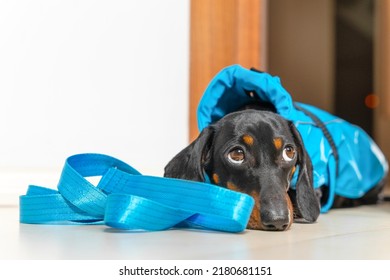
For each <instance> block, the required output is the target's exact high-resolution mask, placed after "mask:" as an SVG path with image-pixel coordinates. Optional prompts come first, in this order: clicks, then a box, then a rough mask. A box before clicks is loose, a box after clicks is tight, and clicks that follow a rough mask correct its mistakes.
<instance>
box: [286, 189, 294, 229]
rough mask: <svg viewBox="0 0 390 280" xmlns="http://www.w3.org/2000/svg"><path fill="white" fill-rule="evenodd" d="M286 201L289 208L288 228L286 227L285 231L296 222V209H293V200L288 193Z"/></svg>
mask: <svg viewBox="0 0 390 280" xmlns="http://www.w3.org/2000/svg"><path fill="white" fill-rule="evenodd" d="M286 201H287V207H288V226H287V227H286V229H285V230H288V229H289V228H290V227H291V224H292V223H293V221H294V208H293V205H292V202H291V199H290V197H289V196H288V194H287V193H286Z"/></svg>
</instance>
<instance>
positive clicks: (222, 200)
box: [20, 154, 254, 232]
mask: <svg viewBox="0 0 390 280" xmlns="http://www.w3.org/2000/svg"><path fill="white" fill-rule="evenodd" d="M89 176H102V177H101V179H100V181H99V183H98V185H97V186H94V185H93V184H92V183H90V182H89V181H88V180H87V179H86V177H89ZM253 206H254V201H253V198H252V197H251V196H249V195H246V194H242V193H238V192H234V191H231V190H228V189H224V188H221V187H218V186H215V185H212V184H207V183H199V182H193V181H187V180H181V179H172V178H161V177H153V176H144V175H141V173H139V172H138V171H137V170H135V169H134V168H132V167H131V166H129V165H128V164H126V163H124V162H122V161H120V160H118V159H115V158H113V157H110V156H106V155H101V154H79V155H74V156H71V157H69V158H68V159H67V160H66V162H65V165H64V168H63V171H62V174H61V178H60V180H59V183H58V191H57V190H53V189H48V188H43V187H38V186H33V185H31V186H29V188H28V190H27V193H26V195H22V196H20V222H21V223H27V224H47V223H68V222H71V223H81V224H94V223H100V222H104V223H105V224H106V225H107V226H110V227H113V228H117V229H124V230H148V231H157V230H166V229H169V228H172V227H190V228H204V229H209V230H218V231H226V232H240V231H243V230H245V228H246V225H247V223H248V220H249V217H250V214H251V212H252V209H253Z"/></svg>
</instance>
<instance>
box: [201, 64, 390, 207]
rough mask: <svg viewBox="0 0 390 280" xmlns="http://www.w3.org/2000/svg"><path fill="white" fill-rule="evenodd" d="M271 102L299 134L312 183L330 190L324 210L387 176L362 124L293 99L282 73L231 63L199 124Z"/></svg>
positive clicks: (208, 95)
mask: <svg viewBox="0 0 390 280" xmlns="http://www.w3.org/2000/svg"><path fill="white" fill-rule="evenodd" d="M256 102H257V103H260V104H261V103H270V104H272V105H273V106H274V107H275V110H276V112H277V113H278V114H279V115H281V116H282V117H284V118H286V119H287V120H290V121H292V122H293V123H294V125H295V126H296V128H297V129H298V131H299V132H300V133H301V136H302V140H303V142H304V144H305V148H306V150H307V152H308V154H309V156H310V158H311V160H312V164H313V181H314V187H315V188H319V187H322V186H326V187H328V188H329V197H328V200H327V201H326V202H325V203H324V204H323V205H322V209H321V211H322V212H326V211H328V210H329V209H330V207H331V206H332V204H333V199H334V196H335V195H336V194H337V195H340V196H343V197H346V198H352V199H354V198H360V197H362V196H363V195H364V194H366V193H367V192H368V191H369V190H370V189H372V188H373V187H374V186H376V185H377V184H378V183H379V182H381V181H382V180H383V179H384V178H385V177H386V175H387V172H388V163H387V161H386V159H385V156H384V155H383V153H382V152H381V150H380V149H379V147H378V146H377V145H376V144H375V142H374V141H373V140H372V139H371V138H370V136H369V135H368V134H367V133H366V132H365V131H364V130H362V129H361V128H360V127H358V126H356V125H353V124H351V123H349V122H347V121H345V120H343V119H340V118H338V117H336V116H334V115H332V114H330V113H328V112H325V111H323V110H321V109H319V108H316V107H314V106H310V105H307V104H303V103H298V102H294V101H293V100H292V98H291V95H290V94H289V93H288V92H287V91H286V90H285V89H284V88H283V86H282V84H281V82H280V79H279V78H278V77H274V76H271V75H270V74H267V73H263V72H259V71H253V70H249V69H245V68H243V67H241V66H239V65H232V66H229V67H227V68H225V69H223V70H222V71H221V72H219V73H218V74H217V75H216V76H215V77H214V78H213V79H212V81H211V82H210V84H209V85H208V87H207V89H206V91H205V92H204V95H203V97H202V99H201V101H200V103H199V106H198V111H197V117H198V127H199V130H200V131H202V130H203V129H204V128H205V127H207V126H209V125H210V124H212V123H214V122H216V121H218V120H219V119H221V118H222V117H224V116H225V115H226V114H228V113H231V112H234V111H236V110H238V109H239V108H241V107H243V106H244V105H246V104H249V103H256Z"/></svg>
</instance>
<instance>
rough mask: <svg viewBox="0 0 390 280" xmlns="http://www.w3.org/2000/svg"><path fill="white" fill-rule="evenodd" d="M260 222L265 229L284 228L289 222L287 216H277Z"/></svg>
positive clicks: (275, 229)
mask: <svg viewBox="0 0 390 280" xmlns="http://www.w3.org/2000/svg"><path fill="white" fill-rule="evenodd" d="M262 224H263V228H264V229H265V230H274V231H278V230H279V231H282V230H286V229H287V228H288V226H289V224H290V223H289V220H288V218H284V217H278V218H274V219H272V220H270V221H262Z"/></svg>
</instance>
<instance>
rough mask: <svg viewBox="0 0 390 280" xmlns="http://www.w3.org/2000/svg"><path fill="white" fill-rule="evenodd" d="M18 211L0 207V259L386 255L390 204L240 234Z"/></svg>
mask: <svg viewBox="0 0 390 280" xmlns="http://www.w3.org/2000/svg"><path fill="white" fill-rule="evenodd" d="M18 215H19V213H18V208H17V207H7V206H4V207H0V221H1V223H0V225H1V230H0V259H3V260H5V259H9V260H16V259H28V260H29V259H41V260H42V259H57V260H64V259H65V260H73V259H75V260H80V259H92V260H94V259H113V260H121V259H139V260H141V259H143V260H147V259H161V260H162V259H183V260H187V259H193V260H198V259H210V260H211V259H214V260H215V259H270V260H272V259H274V260H278V259H316V260H320V259H327V260H328V259H363V260H369V259H387V260H389V259H390V203H389V202H387V203H383V204H381V205H377V206H364V207H358V208H353V209H342V210H332V211H331V212H330V213H328V214H324V215H321V216H320V218H319V220H318V222H317V223H315V224H309V225H307V224H306V225H305V224H293V226H292V227H291V229H290V230H288V231H287V232H264V231H249V230H247V231H245V232H244V233H241V234H231V233H221V232H210V231H197V230H183V229H173V230H168V231H163V232H126V231H116V230H112V229H110V228H108V227H106V226H104V225H95V226H91V225H88V226H87V225H83V226H78V225H77V226H75V225H71V226H70V225H66V226H65V225H27V224H19V221H18Z"/></svg>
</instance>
